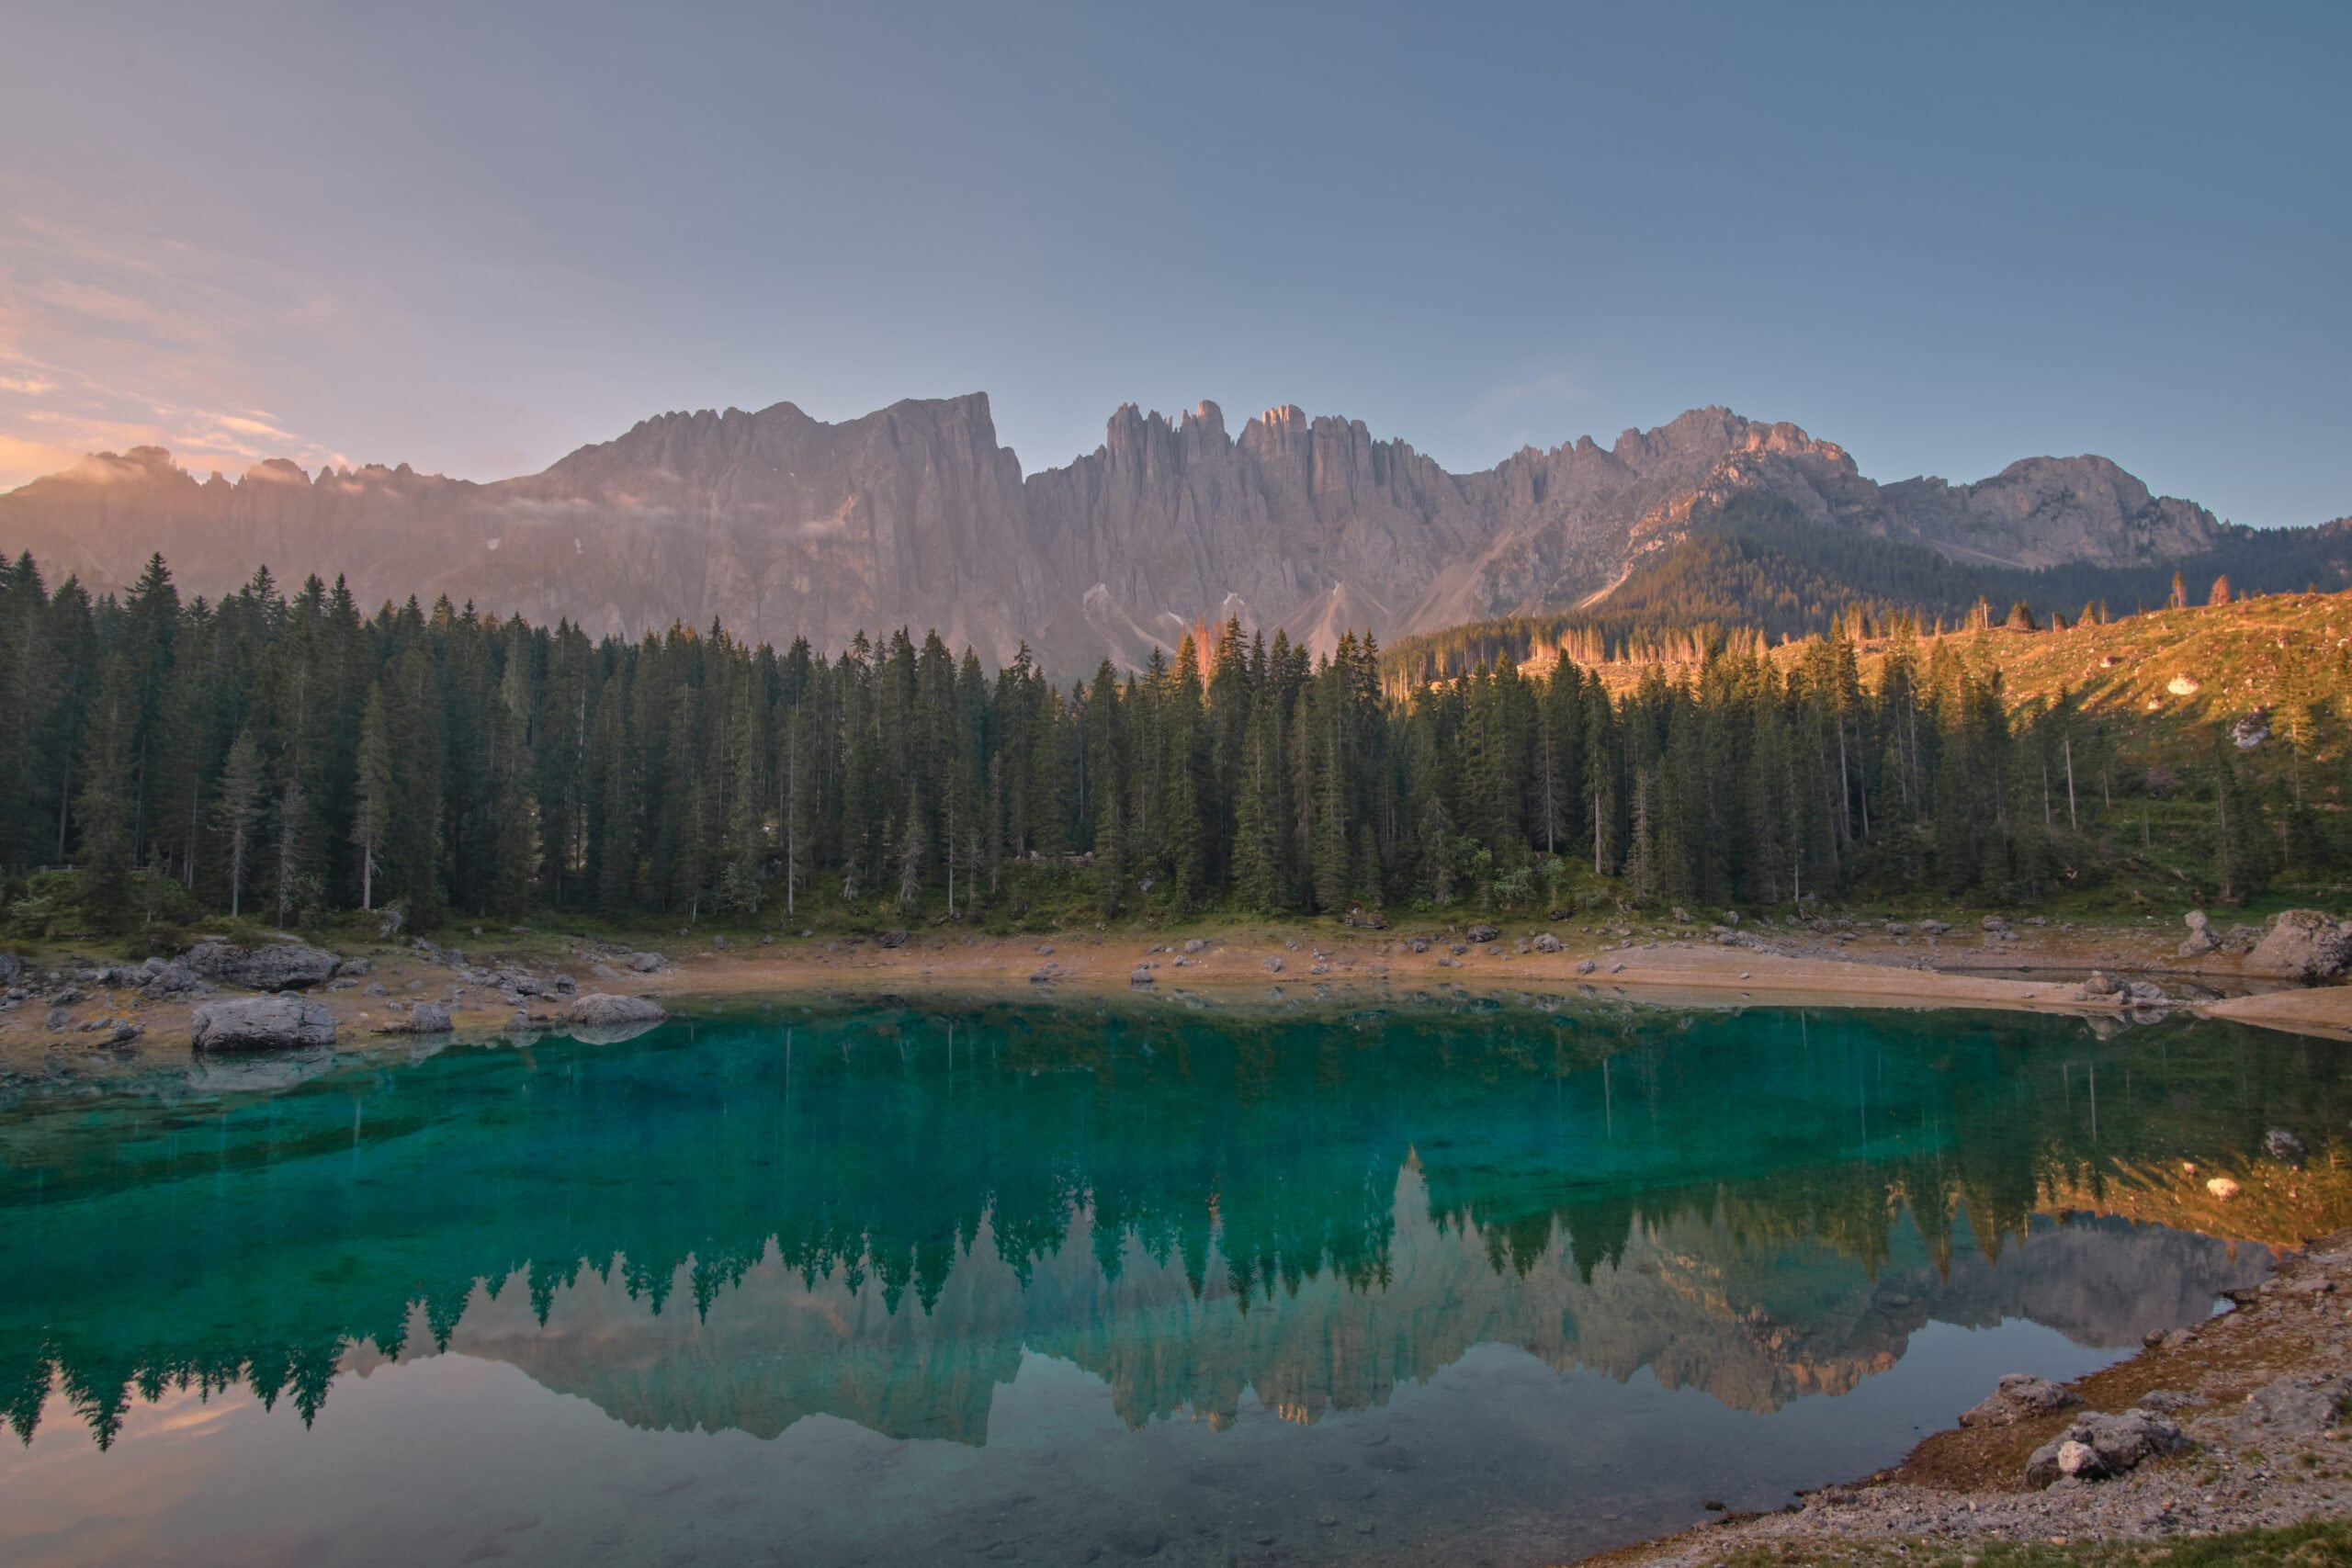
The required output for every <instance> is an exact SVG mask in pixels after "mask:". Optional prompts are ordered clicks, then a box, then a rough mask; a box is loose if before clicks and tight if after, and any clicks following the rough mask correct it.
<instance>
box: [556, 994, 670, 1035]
mask: <svg viewBox="0 0 2352 1568" xmlns="http://www.w3.org/2000/svg"><path fill="white" fill-rule="evenodd" d="M565 1016H566V1017H568V1018H569V1019H570V1020H571V1021H572V1022H573V1023H576V1024H581V1025H583V1026H585V1027H587V1028H590V1029H603V1028H607V1027H610V1026H612V1025H615V1024H626V1023H659V1022H661V1021H662V1019H663V1018H665V1017H667V1016H668V1015H667V1014H666V1013H664V1012H663V1011H662V1004H661V1003H660V1002H657V1001H655V1000H653V999H652V998H650V997H616V996H614V995H612V994H611V993H610V992H607V991H583V992H582V993H581V994H580V995H579V996H576V997H574V998H571V1009H570V1010H569V1011H568V1012H567V1013H566V1015H565Z"/></svg>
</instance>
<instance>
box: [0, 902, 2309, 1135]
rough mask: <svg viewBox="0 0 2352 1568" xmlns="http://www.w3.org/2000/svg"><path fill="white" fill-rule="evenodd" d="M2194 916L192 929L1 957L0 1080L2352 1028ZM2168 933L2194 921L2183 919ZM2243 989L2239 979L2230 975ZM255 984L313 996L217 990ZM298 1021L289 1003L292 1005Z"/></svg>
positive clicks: (2295, 920) (2295, 934) (2268, 937)
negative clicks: (338, 1054) (866, 1022)
mask: <svg viewBox="0 0 2352 1568" xmlns="http://www.w3.org/2000/svg"><path fill="white" fill-rule="evenodd" d="M2188 924H2189V940H2188V942H2180V941H2179V940H2178V939H2177V936H2176V935H2175V934H2174V931H2167V930H2165V928H2164V927H2162V926H2161V925H2159V924H2158V923H2157V922H2155V921H2154V920H2153V919H2150V920H2147V921H2145V922H2143V923H2133V922H2129V921H2110V922H2108V923H2106V924H2103V925H2092V924H2086V925H2084V926H2081V927H2079V928H2078V927H2077V926H2075V925H2073V924H2069V923H2053V922H2052V921H2049V920H2047V919H2041V918H2037V917H2021V918H2019V919H2017V920H2015V921H2011V920H2010V919H2006V918H2004V917H2000V916H1985V917H1983V918H1981V919H1977V920H1974V921H1971V922H1969V923H1968V924H1966V925H1964V926H1963V925H1955V924H1952V923H1947V922H1945V921H1941V920H1937V919H1911V920H1897V919H1865V918H1858V917H1855V916H1843V915H1841V916H1831V915H1824V916H1818V917H1814V918H1810V919H1804V920H1798V919H1793V918H1783V919H1780V920H1777V921H1758V922H1753V923H1750V924H1747V925H1744V926H1743V925H1742V924H1740V923H1739V922H1738V921H1737V920H1736V917H1731V916H1729V915H1728V912H1726V918H1724V919H1700V918H1694V917H1692V916H1691V915H1690V914H1688V913H1687V912H1685V911H1680V910H1677V911H1675V912H1674V915H1673V917H1672V918H1670V919H1666V920H1657V919H1607V918H1593V919H1561V920H1554V921H1541V922H1538V921H1517V922H1513V923H1511V924H1510V925H1509V926H1505V925H1498V924H1486V923H1476V922H1472V923H1453V924H1449V923H1444V922H1440V921H1426V922H1419V921H1417V922H1413V923H1412V924H1410V925H1404V924H1402V923H1400V925H1399V926H1398V927H1397V928H1395V929H1389V928H1386V927H1385V926H1383V925H1382V924H1380V923H1379V922H1378V919H1377V917H1374V918H1372V919H1368V920H1365V921H1363V922H1362V923H1351V924H1342V925H1340V926H1337V927H1334V926H1331V925H1329V924H1319V923H1318V924H1310V925H1304V926H1301V925H1281V924H1266V925H1254V924H1249V925H1234V924H1226V925H1216V926H1204V927H1199V928H1194V930H1193V931H1190V932H1188V931H1171V932H1170V933H1168V934H1167V935H1166V937H1164V938H1161V939H1155V938H1154V936H1153V935H1152V934H1150V933H1149V932H1138V931H1134V930H1132V929H1130V930H1127V931H1100V930H1093V931H1089V930H1079V931H1069V932H1061V933H1056V934H1053V935H1051V936H1046V937H1042V938H1041V937H1019V936H1001V935H985V934H981V933H977V932H969V931H959V930H957V929H956V928H955V927H952V926H947V927H939V926H933V927H928V928H921V929H917V930H914V931H885V932H878V933H872V934H847V933H844V934H834V935H823V936H820V935H812V934H809V933H806V932H803V933H797V934H793V933H784V934H778V933H767V934H764V935H760V936H755V937H753V938H752V939H748V940H746V939H742V938H737V939H735V940H733V941H732V942H730V940H729V938H728V937H726V936H724V935H716V936H705V937H701V938H698V939H697V938H693V937H686V936H683V935H682V936H681V937H680V938H679V939H678V940H675V941H672V942H663V943H662V944H660V946H659V947H656V946H653V945H650V944H648V945H633V944H629V943H626V942H614V941H610V940H606V939H600V938H594V937H579V936H558V935H553V934H546V935H540V934H533V933H528V932H501V933H495V934H492V935H490V936H487V937H484V936H482V935H481V933H479V932H477V933H475V934H474V935H473V937H472V938H470V939H465V938H461V939H460V941H461V942H463V945H462V946H461V945H458V943H455V942H453V943H450V944H447V945H442V944H438V943H435V942H428V941H422V940H417V939H413V938H412V939H407V940H402V941H384V942H361V943H356V944H353V945H352V946H350V947H349V948H347V949H344V950H331V949H330V946H326V945H314V944H313V943H311V942H303V941H298V940H294V939H292V938H280V939H277V940H266V941H262V942H251V943H247V944H244V945H238V944H235V943H230V942H222V941H220V940H218V939H207V940H204V941H200V942H197V943H196V944H194V945H193V946H191V947H189V948H187V949H186V950H185V951H183V952H180V953H176V954H174V955H171V956H164V955H160V954H159V955H157V956H153V957H150V958H148V959H146V960H144V961H143V962H141V963H139V964H127V963H120V962H106V961H101V960H96V959H94V958H91V957H89V956H87V955H85V954H77V953H71V952H61V953H47V954H37V955H34V956H33V957H31V958H29V959H28V958H24V957H19V956H16V955H12V954H6V953H0V1092H6V1091H7V1090H9V1089H17V1090H20V1091H21V1090H24V1089H35V1088H37V1087H38V1086H39V1085H40V1083H41V1082H44V1081H46V1082H48V1083H50V1084H51V1087H56V1086H58V1085H60V1084H70V1083H72V1082H75V1081H88V1080H91V1079H94V1078H102V1077H108V1076H111V1075H112V1073H113V1072H114V1069H115V1068H116V1067H118V1066H119V1065H121V1064H122V1063H124V1062H126V1061H139V1060H143V1059H147V1058H158V1057H160V1056H162V1055H171V1054H174V1053H185V1052H186V1051H187V1049H188V1048H189V1047H190V1046H191V1045H198V1044H199V1043H203V1044H205V1045H209V1046H210V1047H211V1048H215V1049H220V1048H234V1049H252V1048H263V1049H266V1048H275V1047H279V1046H283V1047H288V1048H298V1047H299V1048H309V1049H319V1048H324V1047H339V1048H348V1047H349V1046H350V1045H352V1044H353V1043H356V1041H357V1040H359V1039H362V1038H365V1037H368V1036H376V1035H410V1036H441V1035H445V1034H447V1033H452V1032H454V1033H456V1034H458V1035H460V1036H464V1035H474V1036H482V1037H489V1036H498V1035H506V1036H513V1035H515V1034H518V1033H521V1034H536V1033H539V1032H548V1031H554V1030H565V1029H568V1030H572V1031H573V1032H578V1031H580V1030H591V1031H594V1032H596V1037H597V1038H616V1037H617V1032H619V1031H624V1030H627V1031H634V1030H636V1029H641V1028H645V1027H649V1026H650V1023H651V1022H653V1021H658V1019H659V1017H660V1016H661V1015H660V1013H659V1012H658V1011H656V1009H658V1008H660V1007H662V1005H663V1001H664V998H668V999H671V1000H679V999H684V998H758V997H774V996H785V995H803V996H812V997H813V996H825V997H855V996H860V995H873V994H876V993H877V992H885V993H888V994H892V995H899V996H908V997H922V996H929V997H933V998H941V999H946V998H956V997H966V996H968V997H985V996H989V995H991V994H996V995H1004V994H1011V995H1016V996H1021V997H1024V998H1036V999H1039V1000H1049V999H1055V998H1062V999H1068V998H1073V997H1078V996H1091V997H1102V996H1108V995H1118V994H1124V995H1126V996H1129V997H1133V998H1146V999H1150V1000H1158V1001H1166V1002H1173V1003H1179V1004H1183V1005H1196V1004H1202V1003H1213V1004H1227V1005H1264V1004H1272V1005H1279V1006H1292V1005H1300V1004H1321V1003H1334V1004H1338V1005H1341V1006H1361V1005H1382V1006H1388V1005H1402V1004H1417V1003H1439V1004H1442V1003H1445V1002H1448V1001H1461V1000H1465V999H1470V998H1499V999H1503V1000H1506V1001H1508V1000H1510V999H1512V998H1518V999H1521V1000H1538V999H1542V998H1590V999H1598V1000H1603V1001H1612V1002H1613V1001H1627V1002H1651V1003H1657V1004H1662V1005H1672V1006H1680V1007H1693V1006H1695V1007H1718V1008H1722V1007H1728V1008H1737V1007H1745V1006H1779V1007H1835V1008H1858V1007H1859V1008H1974V1009H1995V1010H2022V1011H2035V1012H2054V1013H2063V1014H2070V1015H2073V1016H2076V1017H2080V1018H2083V1019H2085V1020H2086V1021H2087V1022H2088V1023H2089V1024H2090V1026H2091V1027H2092V1028H2093V1029H2095V1030H2098V1031H2100V1032H2109V1031H2111V1030H2115V1029H2121V1028H2127V1027H2131V1025H2133V1024H2135V1023H2143V1022H2149V1021H2154V1020H2157V1019H2160V1018H2163V1017H2165V1016H2168V1015H2171V1014H2174V1013H2177V1012H2181V1011H2184V1010H2193V1011H2195V1012H2197V1013H2199V1014H2200V1015H2203V1016H2209V1017H2215V1018H2224V1019H2231V1020H2235V1021H2241V1022H2245V1023H2253V1024H2258V1025H2261V1026H2264V1027H2267V1028H2274V1029H2283V1030H2290V1031H2293V1032H2301V1033H2306V1034H2315V1035H2323V1036H2328V1037H2332V1038H2336V1039H2345V1040H2352V986H2346V985H2341V984H2319V985H2304V986H2299V985H2297V984H2295V982H2296V980H2297V979H2298V978H2301V979H2303V980H2314V979H2320V980H2324V979H2334V978H2340V977H2341V975H2342V972H2343V970H2344V968H2345V966H2346V963H2347V961H2352V932H2347V931H2346V929H2345V928H2344V927H2343V926H2341V925H2338V924H2337V923H2335V922H2334V921H2333V920H2331V919H2326V918H2325V917H2321V916H2317V915H2315V914H2314V915H2312V916H2311V918H2309V919H2301V918H2299V917H2297V916H2296V914H2295V913H2294V912H2290V914H2289V915H2286V916H2281V917H2279V918H2278V919H2275V920H2274V921H2272V922H2271V923H2270V925H2269V927H2268V929H2267V931H2266V930H2264V929H2260V928H2254V927H2243V926H2242V927H2238V928H2234V929H2233V931H2231V932H2230V933H2229V934H2228V936H2227V937H2226V938H2220V937H2216V936H2215V935H2214V934H2213V931H2212V929H2211V925H2210V922H2204V921H2203V918H2202V917H2201V916H2199V915H2192V916H2191V918H2190V920H2189V922H2188ZM2175 929H2176V930H2177V928H2175ZM2225 993H2237V994H2225ZM240 997H243V998H252V999H258V998H279V1000H280V1001H281V1002H283V1001H285V1000H287V999H288V998H298V997H299V998H301V999H302V1001H303V1002H304V1004H305V1005H304V1006H303V1007H300V1008H294V1007H291V1006H270V1007H263V1006H245V1007H239V1008H223V1006H222V1005H221V1004H222V1001H223V999H234V998H240ZM280 1025H283V1027H279V1026H280Z"/></svg>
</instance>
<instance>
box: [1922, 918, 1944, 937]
mask: <svg viewBox="0 0 2352 1568" xmlns="http://www.w3.org/2000/svg"><path fill="white" fill-rule="evenodd" d="M1918 924H1919V930H1920V931H1921V933H1922V934H1924V935H1927V936H1946V935H1949V934H1951V926H1950V925H1948V924H1946V923H1945V922H1944V921H1942V920H1921V921H1920V922H1918Z"/></svg>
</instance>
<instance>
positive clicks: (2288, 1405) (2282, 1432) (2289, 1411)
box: [2232, 1372, 2352, 1445]
mask: <svg viewBox="0 0 2352 1568" xmlns="http://www.w3.org/2000/svg"><path fill="white" fill-rule="evenodd" d="M2347 1391H2352V1379H2346V1378H2343V1377H2326V1376H2322V1375H2318V1374H2312V1373H2295V1372H2290V1373H2288V1374H2287V1375H2286V1376H2284V1377H2279V1378H2274V1379H2272V1380H2271V1381H2270V1382H2267V1383H2265V1384H2263V1385H2262V1386H2261V1387H2260V1388H2258V1389H2256V1390H2255V1391H2254V1392H2253V1393H2249V1394H2247V1395H2246V1396H2245V1409H2243V1410H2242V1411H2240V1412H2239V1413H2238V1416H2237V1418H2236V1419H2235V1421H2234V1422H2233V1423H2232V1425H2233V1427H2235V1428H2236V1431H2237V1438H2238V1441H2240V1442H2242V1443H2249V1444H2252V1443H2273V1444H2282V1445H2283V1444H2301V1443H2308V1442H2311V1441H2312V1440H2314V1439H2316V1438H2319V1437H2320V1436H2321V1435H2322V1434H2323V1433H2324V1432H2327V1431H2329V1430H2331V1429H2333V1428H2334V1427H2336V1426H2337V1424H2338V1416H2337V1412H2338V1411H2339V1410H2340V1409H2341V1408H2342V1406H2343V1402H2344V1400H2345V1398H2346V1393H2347Z"/></svg>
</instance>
